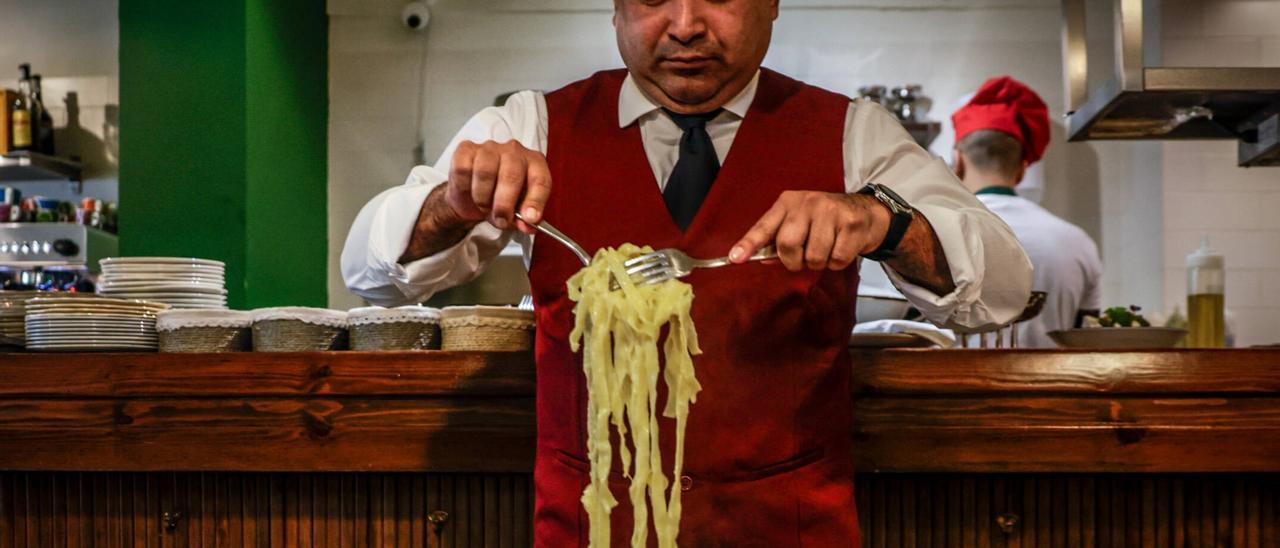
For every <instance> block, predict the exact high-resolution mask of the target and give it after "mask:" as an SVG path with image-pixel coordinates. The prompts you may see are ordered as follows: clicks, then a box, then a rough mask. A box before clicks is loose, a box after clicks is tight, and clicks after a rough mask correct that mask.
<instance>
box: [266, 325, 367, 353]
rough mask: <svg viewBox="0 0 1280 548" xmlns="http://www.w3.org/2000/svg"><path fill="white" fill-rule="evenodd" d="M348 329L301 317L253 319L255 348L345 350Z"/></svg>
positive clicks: (281, 350)
mask: <svg viewBox="0 0 1280 548" xmlns="http://www.w3.org/2000/svg"><path fill="white" fill-rule="evenodd" d="M346 349H347V330H346V328H342V327H331V326H327V325H315V324H310V323H306V322H303V321H301V320H263V321H257V322H254V323H253V351H254V352H322V351H326V350H346Z"/></svg>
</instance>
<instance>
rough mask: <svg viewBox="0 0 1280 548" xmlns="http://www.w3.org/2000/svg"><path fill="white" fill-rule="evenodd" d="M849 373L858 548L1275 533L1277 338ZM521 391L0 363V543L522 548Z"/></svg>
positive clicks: (398, 356)
mask: <svg viewBox="0 0 1280 548" xmlns="http://www.w3.org/2000/svg"><path fill="white" fill-rule="evenodd" d="M855 364H856V365H855V367H854V378H855V382H854V386H852V387H851V389H852V391H853V393H854V396H855V398H856V399H855V401H856V412H855V428H854V431H853V432H852V433H851V435H852V436H853V437H854V440H855V454H854V457H855V461H856V464H857V467H858V470H859V472H860V476H859V478H858V481H859V503H860V504H859V506H860V508H859V513H860V517H861V519H862V523H863V528H864V534H865V535H866V538H865V541H866V544H867V545H868V546H890V547H893V546H908V545H910V546H993V545H999V546H1006V545H1024V546H1038V545H1045V546H1060V545H1061V546H1094V545H1096V546H1106V545H1113V546H1121V545H1125V546H1133V545H1138V546H1141V545H1150V546H1166V545H1168V546H1172V545H1178V546H1181V545H1187V546H1199V545H1206V546H1213V545H1232V546H1280V351H1270V350H1230V351H1168V352H1119V353H1115V352H1070V351H979V350H964V351H925V350H903V351H881V352H874V351H871V352H860V353H858V354H856V355H855ZM533 395H534V369H533V365H532V361H531V359H530V357H529V356H528V355H525V354H468V353H444V352H439V353H389V354H368V353H354V352H342V353H324V354H238V355H162V354H77V355H65V354H64V355H37V354H0V470H7V471H9V472H4V473H0V525H4V527H3V529H0V547H4V546H27V545H30V546H47V545H50V544H57V545H63V544H68V543H69V544H75V543H73V542H70V541H71V540H72V539H73V537H74V539H76V540H78V541H81V542H82V543H92V544H98V545H121V546H123V545H130V546H133V545H142V544H145V542H147V541H150V540H154V541H156V542H157V543H160V544H162V545H187V544H195V543H198V542H211V541H216V542H222V543H227V544H230V545H242V544H254V545H263V546H266V545H272V546H292V545H313V544H314V545H323V544H326V543H328V544H330V545H340V546H346V545H374V546H377V545H397V544H401V545H423V544H430V545H433V546H489V545H493V546H507V545H511V546H523V545H527V544H528V542H529V540H528V539H529V531H528V522H529V515H530V512H531V494H530V492H531V487H530V485H529V475H528V474H529V472H530V471H531V470H532V464H533V446H534V418H533ZM1190 473H1196V474H1190ZM433 511H437V512H442V514H441V513H437V514H434V517H435V518H436V520H435V522H434V523H433V522H432V520H431V519H429V517H430V516H432V515H433V514H431V512H433ZM166 513H168V520H166V519H165V514H166ZM175 516H176V517H175ZM442 516H443V517H442ZM1179 539H1181V540H1179Z"/></svg>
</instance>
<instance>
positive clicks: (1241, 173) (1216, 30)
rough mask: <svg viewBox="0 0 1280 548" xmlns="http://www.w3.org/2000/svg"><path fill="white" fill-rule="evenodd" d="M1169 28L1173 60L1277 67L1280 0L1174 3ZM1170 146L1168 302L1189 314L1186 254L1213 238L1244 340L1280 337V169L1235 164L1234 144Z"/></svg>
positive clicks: (1167, 60)
mask: <svg viewBox="0 0 1280 548" xmlns="http://www.w3.org/2000/svg"><path fill="white" fill-rule="evenodd" d="M1163 27H1164V28H1163V30H1164V43H1165V49H1164V64H1165V65H1167V66H1210V67H1212V66H1271V67H1277V66H1280V1H1276V0H1219V1H1203V0H1176V1H1170V2H1166V5H1165V12H1164V25H1163ZM1163 146H1164V172H1165V175H1164V182H1165V194H1164V228H1165V232H1164V255H1165V257H1164V266H1165V276H1164V278H1165V306H1166V307H1169V308H1170V309H1171V308H1172V307H1174V306H1180V307H1181V308H1182V309H1183V311H1184V312H1185V310H1186V286H1187V282H1186V268H1185V264H1184V258H1185V257H1186V255H1187V254H1188V253H1190V252H1191V251H1192V250H1193V249H1195V248H1197V247H1199V245H1200V238H1201V236H1204V235H1207V236H1208V237H1209V239H1210V242H1211V244H1212V246H1213V247H1214V248H1215V249H1217V250H1218V251H1220V252H1222V253H1223V254H1224V255H1225V258H1226V262H1227V295H1226V301H1227V310H1228V313H1229V315H1230V316H1231V317H1233V318H1234V322H1233V323H1234V326H1235V329H1236V331H1237V339H1236V341H1237V344H1238V345H1251V344H1263V343H1276V342H1280V169H1277V168H1253V169H1244V168H1239V167H1236V144H1235V143H1234V142H1227V141H1198V142H1177V143H1175V142H1170V143H1165V144H1164V145H1163Z"/></svg>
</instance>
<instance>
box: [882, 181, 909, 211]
mask: <svg viewBox="0 0 1280 548" xmlns="http://www.w3.org/2000/svg"><path fill="white" fill-rule="evenodd" d="M876 197H877V198H879V199H880V201H882V202H884V203H885V204H888V205H889V209H892V210H893V212H894V213H904V212H908V211H911V206H909V205H907V202H906V201H905V200H903V199H902V197H901V196H898V195H897V193H895V192H894V191H892V190H889V189H887V188H885V187H883V186H882V187H879V188H876Z"/></svg>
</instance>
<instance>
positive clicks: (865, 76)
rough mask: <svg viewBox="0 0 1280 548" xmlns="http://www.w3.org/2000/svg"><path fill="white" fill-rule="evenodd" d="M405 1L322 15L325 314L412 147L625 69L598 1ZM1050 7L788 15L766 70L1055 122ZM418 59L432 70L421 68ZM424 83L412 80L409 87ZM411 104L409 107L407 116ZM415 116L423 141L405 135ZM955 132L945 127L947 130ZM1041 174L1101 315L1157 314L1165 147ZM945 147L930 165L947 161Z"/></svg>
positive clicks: (1058, 94) (802, 10)
mask: <svg viewBox="0 0 1280 548" xmlns="http://www.w3.org/2000/svg"><path fill="white" fill-rule="evenodd" d="M403 4H404V3H403V2H401V1H399V0H368V1H360V0H330V2H329V12H330V16H331V23H330V24H331V27H330V28H331V36H332V39H331V45H330V52H331V53H330V55H331V68H332V72H331V75H330V80H331V82H330V89H331V94H332V97H333V105H332V107H331V111H330V116H331V122H330V129H331V137H330V183H329V200H330V208H329V209H330V224H329V227H330V228H329V230H330V239H329V242H330V244H329V245H330V250H331V252H330V280H331V282H330V289H331V291H330V301H331V304H332V305H333V306H352V305H355V304H358V300H357V299H355V298H353V297H351V296H350V295H349V294H348V293H347V292H346V290H345V289H344V288H343V286H342V283H341V280H340V279H339V277H338V275H337V262H338V256H339V254H340V252H341V246H342V243H343V241H344V239H345V235H346V231H347V228H348V226H349V224H350V222H351V220H352V218H353V217H354V215H355V213H356V212H357V211H358V209H359V206H360V205H361V204H363V202H364V201H365V200H366V199H367V198H368V197H369V196H371V195H372V194H373V193H375V192H377V191H378V190H379V189H381V188H385V187H387V186H389V185H393V184H399V183H400V182H402V180H403V179H404V175H405V174H406V173H407V171H408V169H409V166H410V164H411V162H412V160H413V155H412V151H413V149H414V147H415V146H417V145H418V143H417V141H416V140H415V137H417V136H419V135H420V138H421V139H422V144H423V149H424V151H425V157H426V158H428V159H430V160H431V161H434V160H435V157H436V155H438V154H439V152H440V150H441V149H443V147H444V146H445V144H446V143H447V142H448V140H449V139H450V138H451V137H452V135H453V133H454V132H455V131H456V130H457V128H458V127H459V126H461V125H462V124H463V123H464V122H465V121H466V119H467V118H468V117H470V116H471V115H472V114H473V113H475V112H476V111H477V110H479V109H480V108H482V107H484V106H487V105H489V104H491V103H492V101H493V98H494V97H495V96H496V95H498V94H500V93H503V92H506V91H510V90H515V89H544V90H549V89H554V88H557V87H559V86H561V85H563V84H565V83H568V82H571V81H573V80H576V79H578V78H581V77H584V76H586V75H588V74H589V73H590V72H592V71H594V70H597V69H601V68H612V67H618V66H621V61H620V59H619V57H618V54H617V50H616V45H615V43H614V34H613V27H612V26H611V25H610V16H611V13H612V12H611V9H612V8H611V3H610V2H608V1H607V0H439V1H437V2H435V3H433V14H432V20H431V26H430V29H429V30H427V31H426V32H425V33H424V34H418V35H415V34H411V33H409V32H408V31H405V30H403V29H401V28H399V27H398V25H397V23H396V20H397V15H398V13H399V10H400V8H401V7H402V6H403ZM1059 9H1060V8H1059V2H1058V1H1057V0H1010V1H1004V2H999V3H992V2H989V1H984V0H784V1H783V2H782V15H781V17H780V18H779V20H778V22H777V24H776V26H775V34H774V39H773V44H772V49H771V51H770V54H769V57H768V58H767V59H766V61H765V63H766V65H767V66H770V67H773V68H775V69H778V70H781V71H782V72H784V73H788V74H790V75H792V76H795V77H797V78H800V79H803V80H806V81H809V82H811V83H814V84H817V85H820V86H824V87H828V88H830V89H833V90H836V91H840V92H843V93H846V94H854V93H856V90H857V88H858V87H859V86H861V85H865V84H869V83H883V84H888V85H895V84H905V83H919V84H922V85H924V88H925V90H926V93H927V94H928V95H929V96H930V97H932V99H933V104H934V109H933V112H931V113H930V117H931V118H934V119H939V120H943V121H944V122H945V121H947V120H948V119H949V114H950V112H951V111H952V110H953V109H954V108H955V107H956V106H958V103H959V100H960V99H961V98H962V97H963V96H965V95H966V94H968V93H971V92H972V91H973V90H974V89H976V88H977V86H978V85H979V84H981V83H982V82H983V81H984V80H985V79H987V78H988V77H991V76H997V75H1002V74H1011V75H1013V76H1014V77H1016V78H1019V79H1021V80H1023V81H1026V82H1027V83H1029V84H1030V85H1032V86H1033V87H1035V88H1036V89H1037V90H1038V91H1039V92H1040V93H1041V94H1042V95H1043V96H1044V98H1045V100H1046V101H1047V102H1048V103H1049V105H1050V108H1051V109H1052V116H1053V118H1054V120H1059V119H1060V118H1061V113H1062V106H1063V99H1062V87H1063V86H1062V76H1061V74H1062V73H1061V54H1060V46H1059V40H1060V38H1059V36H1060V30H1059V24H1060V15H1059ZM423 47H425V48H426V50H425V51H426V57H425V58H423V57H422V53H423V49H422V48H423ZM419 70H421V71H422V73H421V77H419ZM415 101H419V102H415ZM419 104H420V105H422V108H423V120H422V124H421V126H420V127H421V131H420V134H418V135H415V133H414V132H413V131H412V130H413V127H414V126H413V124H414V123H415V116H416V115H417V112H416V111H415V108H416V106H417V105H419ZM946 130H947V131H948V132H949V130H950V128H949V126H948V127H947V128H946ZM1054 138H1055V142H1054V144H1053V145H1052V146H1051V147H1050V150H1049V152H1048V154H1047V157H1046V159H1045V165H1044V174H1045V175H1044V178H1045V183H1044V190H1043V195H1044V198H1043V203H1044V204H1045V205H1046V206H1047V207H1049V208H1050V209H1051V210H1053V211H1055V212H1057V213H1058V214H1060V215H1062V216H1063V217H1065V218H1067V219H1069V220H1071V221H1073V222H1075V223H1077V224H1079V225H1081V226H1082V227H1083V228H1084V229H1085V230H1086V231H1088V232H1089V233H1090V234H1091V235H1093V236H1094V238H1095V239H1098V240H1099V242H1100V247H1101V249H1102V252H1103V254H1104V260H1106V261H1107V263H1108V267H1109V268H1108V271H1107V274H1106V279H1105V280H1104V282H1105V288H1106V289H1105V293H1106V294H1107V300H1108V302H1116V303H1138V304H1142V305H1145V306H1148V307H1159V305H1160V304H1161V303H1162V301H1163V287H1162V285H1163V284H1162V282H1163V279H1162V278H1161V276H1160V274H1161V271H1162V265H1163V262H1162V252H1163V250H1162V249H1161V248H1160V246H1152V245H1150V242H1152V241H1159V238H1160V230H1161V227H1162V223H1161V221H1160V218H1161V215H1162V211H1161V210H1160V208H1153V207H1150V204H1153V203H1160V201H1161V188H1160V176H1159V172H1160V167H1161V161H1160V156H1161V148H1160V146H1159V145H1158V144H1152V143H1106V144H1102V145H1098V144H1094V143H1073V144H1067V143H1066V142H1065V131H1064V130H1063V129H1062V128H1061V126H1058V127H1056V128H1055V133H1054ZM951 141H952V140H951V137H950V136H949V135H946V134H944V136H943V137H941V138H940V139H939V140H938V141H937V142H936V143H935V145H934V147H933V150H934V151H935V152H936V153H938V154H941V155H944V156H945V155H948V153H949V149H950V147H951Z"/></svg>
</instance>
